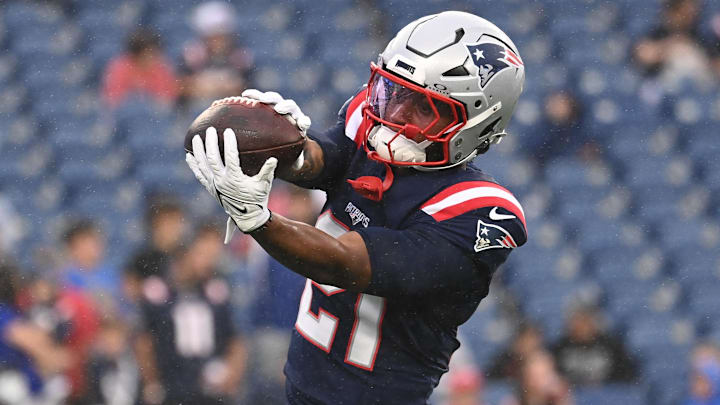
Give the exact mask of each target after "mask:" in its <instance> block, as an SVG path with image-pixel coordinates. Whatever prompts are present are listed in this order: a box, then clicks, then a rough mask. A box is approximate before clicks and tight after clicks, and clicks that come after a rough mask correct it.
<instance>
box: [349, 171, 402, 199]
mask: <svg viewBox="0 0 720 405" xmlns="http://www.w3.org/2000/svg"><path fill="white" fill-rule="evenodd" d="M393 178H394V177H393V172H392V169H391V168H390V165H389V164H387V163H385V180H380V178H379V177H375V176H361V177H358V178H357V179H355V180H350V179H348V180H347V182H348V183H350V185H351V186H352V188H353V189H354V190H355V191H356V192H357V193H358V194H360V195H361V196H363V197H365V198H367V199H369V200H373V201H380V200H382V198H383V194H384V193H385V192H386V191H387V190H388V189H389V188H390V186H391V185H392V183H393Z"/></svg>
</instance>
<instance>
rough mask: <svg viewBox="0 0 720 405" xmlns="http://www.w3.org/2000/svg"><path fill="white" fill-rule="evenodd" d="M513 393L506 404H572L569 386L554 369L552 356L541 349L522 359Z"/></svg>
mask: <svg viewBox="0 0 720 405" xmlns="http://www.w3.org/2000/svg"><path fill="white" fill-rule="evenodd" d="M515 395H516V396H515V399H514V400H511V401H507V402H508V404H507V405H572V404H574V400H573V398H572V393H571V391H570V387H569V386H568V384H567V382H566V381H565V380H564V379H563V378H562V377H561V376H560V374H558V372H557V370H556V369H555V363H554V361H553V358H552V356H551V355H550V354H549V353H548V352H546V351H543V350H538V351H535V352H533V353H531V354H529V355H528V356H527V357H526V358H525V359H524V360H523V362H522V365H521V367H520V380H519V384H518V387H517V390H516V394H515ZM503 405H505V403H503Z"/></svg>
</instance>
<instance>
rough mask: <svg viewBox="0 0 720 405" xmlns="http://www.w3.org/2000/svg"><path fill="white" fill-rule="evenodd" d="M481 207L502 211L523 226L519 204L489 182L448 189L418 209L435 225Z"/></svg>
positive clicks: (522, 216) (503, 189)
mask: <svg viewBox="0 0 720 405" xmlns="http://www.w3.org/2000/svg"><path fill="white" fill-rule="evenodd" d="M483 207H502V208H505V209H506V210H508V211H510V212H512V213H513V214H514V215H515V216H517V217H518V218H519V219H520V221H521V222H522V223H523V226H525V212H524V211H523V209H522V206H521V205H520V202H519V201H518V200H517V199H516V198H515V196H513V195H512V193H510V192H509V191H508V190H507V189H505V188H504V187H502V186H500V185H498V184H495V183H491V182H489V181H467V182H463V183H458V184H455V185H453V186H450V187H448V188H446V189H445V190H443V191H441V192H440V193H438V194H437V195H435V196H434V197H433V198H431V199H429V200H428V201H427V202H426V203H425V204H423V205H422V206H421V207H420V209H421V210H422V211H423V212H425V213H426V214H428V215H430V216H431V217H433V218H434V219H435V220H436V221H445V220H448V219H450V218H454V217H456V216H458V215H462V214H464V213H466V212H468V211H472V210H475V209H478V208H483Z"/></svg>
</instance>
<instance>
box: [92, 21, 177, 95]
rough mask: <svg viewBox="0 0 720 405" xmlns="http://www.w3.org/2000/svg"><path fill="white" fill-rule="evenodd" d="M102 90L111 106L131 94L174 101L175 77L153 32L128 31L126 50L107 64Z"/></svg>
mask: <svg viewBox="0 0 720 405" xmlns="http://www.w3.org/2000/svg"><path fill="white" fill-rule="evenodd" d="M102 94H103V97H104V99H105V101H106V102H107V103H108V104H109V105H110V106H111V107H117V106H119V105H120V104H122V103H123V101H125V100H126V99H127V98H128V97H129V96H131V95H134V94H135V95H141V96H149V97H151V98H152V99H153V100H154V101H156V102H157V103H159V104H160V105H163V106H171V105H172V104H174V102H175V99H176V98H177V96H178V83H177V78H176V77H175V73H174V72H173V69H172V67H171V65H170V64H169V63H168V61H167V60H166V58H165V56H164V55H163V51H162V47H161V45H160V38H159V36H158V35H157V34H156V33H154V32H152V31H149V30H147V29H144V28H140V29H138V30H136V31H135V32H133V33H132V34H130V36H129V38H128V40H127V45H126V52H125V53H124V54H122V55H120V56H117V57H115V58H114V59H113V60H111V61H110V63H109V64H108V67H107V70H106V71H105V74H104V79H103V90H102Z"/></svg>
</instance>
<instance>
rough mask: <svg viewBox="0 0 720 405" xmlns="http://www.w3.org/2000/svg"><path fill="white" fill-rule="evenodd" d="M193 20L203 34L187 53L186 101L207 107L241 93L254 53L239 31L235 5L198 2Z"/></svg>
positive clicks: (217, 2) (185, 61)
mask: <svg viewBox="0 0 720 405" xmlns="http://www.w3.org/2000/svg"><path fill="white" fill-rule="evenodd" d="M191 21H192V25H193V28H194V29H195V31H196V32H197V34H198V35H199V36H200V38H199V39H197V40H194V41H192V42H190V43H189V44H188V45H187V46H186V47H185V51H184V53H183V74H184V80H183V82H184V90H183V91H184V96H185V98H186V99H187V100H186V101H187V102H188V103H189V105H190V107H191V108H194V106H203V107H202V108H205V107H206V106H207V105H208V104H210V102H212V101H213V100H216V99H219V98H223V97H229V96H237V95H240V93H242V91H243V90H244V89H245V88H247V87H248V82H249V75H250V72H251V69H252V67H253V57H252V53H251V51H250V50H249V49H248V48H246V47H244V46H242V44H241V43H240V41H239V38H238V37H237V35H236V33H235V28H236V27H235V22H236V21H237V19H236V18H235V9H234V8H233V7H232V5H231V4H230V3H226V2H220V1H211V2H208V3H204V4H201V5H200V6H198V7H197V8H196V9H195V10H194V12H193V14H192V18H191Z"/></svg>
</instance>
